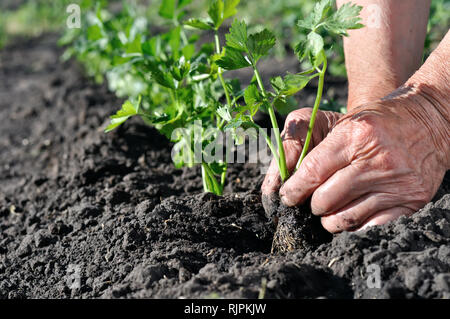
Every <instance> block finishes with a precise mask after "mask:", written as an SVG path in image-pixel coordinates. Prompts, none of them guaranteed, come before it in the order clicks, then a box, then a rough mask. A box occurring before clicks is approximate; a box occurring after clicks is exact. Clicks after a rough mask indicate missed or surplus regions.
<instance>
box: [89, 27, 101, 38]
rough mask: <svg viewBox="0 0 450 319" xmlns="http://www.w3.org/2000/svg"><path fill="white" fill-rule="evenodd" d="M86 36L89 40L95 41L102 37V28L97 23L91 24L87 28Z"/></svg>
mask: <svg viewBox="0 0 450 319" xmlns="http://www.w3.org/2000/svg"><path fill="white" fill-rule="evenodd" d="M87 38H88V40H89V41H97V40H100V39H101V38H103V34H102V28H101V27H100V26H99V25H91V26H90V27H89V28H88V29H87Z"/></svg>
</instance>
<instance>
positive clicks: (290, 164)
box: [262, 108, 343, 218]
mask: <svg viewBox="0 0 450 319" xmlns="http://www.w3.org/2000/svg"><path fill="white" fill-rule="evenodd" d="M311 113H312V108H302V109H299V110H296V111H293V112H291V113H290V114H289V115H288V116H287V118H286V121H285V125H284V130H283V132H282V133H281V137H282V139H283V147H284V150H285V155H286V166H287V168H288V170H289V172H290V173H292V171H293V170H294V168H295V166H296V164H297V161H298V159H299V157H300V154H301V152H302V149H303V144H304V142H305V139H306V134H307V132H308V125H309V121H310V119H311ZM342 116H343V114H340V113H336V112H329V111H320V110H319V111H318V112H317V117H316V123H315V125H314V131H313V134H312V139H311V143H310V146H309V150H311V149H312V148H314V147H315V146H317V145H319V143H320V142H321V141H322V140H323V139H324V138H325V137H326V136H327V135H328V134H329V133H330V132H331V129H332V128H333V127H334V125H335V124H336V123H337V121H338V120H339V119H340V118H341V117H342ZM281 184H282V182H281V177H280V173H279V171H278V166H277V164H276V161H275V160H272V162H271V163H270V166H269V169H268V170H267V174H266V177H265V179H264V182H263V185H262V194H263V195H262V202H263V205H264V209H265V211H266V214H267V216H268V217H270V218H274V217H276V211H277V208H278V205H279V196H278V192H279V190H280V187H281Z"/></svg>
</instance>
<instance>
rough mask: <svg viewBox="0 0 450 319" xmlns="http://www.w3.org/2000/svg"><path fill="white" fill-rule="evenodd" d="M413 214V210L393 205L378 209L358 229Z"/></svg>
mask: <svg viewBox="0 0 450 319" xmlns="http://www.w3.org/2000/svg"><path fill="white" fill-rule="evenodd" d="M412 214H414V210H412V209H410V208H407V207H395V208H391V209H387V210H384V211H380V212H378V213H376V214H375V215H373V216H372V217H370V218H369V219H368V220H367V221H366V223H365V224H364V225H363V226H362V227H361V228H359V229H358V230H365V229H367V228H369V227H373V226H377V225H384V224H386V223H388V222H390V221H393V220H396V219H398V218H400V217H401V216H411V215H412Z"/></svg>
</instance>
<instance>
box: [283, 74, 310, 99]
mask: <svg viewBox="0 0 450 319" xmlns="http://www.w3.org/2000/svg"><path fill="white" fill-rule="evenodd" d="M311 78H312V77H311V76H308V75H302V74H288V75H286V76H285V77H284V80H283V82H284V88H283V89H282V90H281V94H283V95H288V96H289V95H294V94H295V93H297V92H298V91H300V90H302V89H303V88H304V87H305V86H306V85H307V84H308V83H309V81H310V80H311Z"/></svg>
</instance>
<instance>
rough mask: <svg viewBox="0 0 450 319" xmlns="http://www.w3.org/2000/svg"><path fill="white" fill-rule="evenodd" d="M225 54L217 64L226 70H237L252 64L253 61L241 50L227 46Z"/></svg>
mask: <svg viewBox="0 0 450 319" xmlns="http://www.w3.org/2000/svg"><path fill="white" fill-rule="evenodd" d="M224 49H225V54H224V55H223V56H222V57H221V58H220V59H219V60H217V61H216V63H217V65H218V66H220V67H221V68H223V69H225V70H237V69H242V68H246V67H249V66H251V63H250V62H249V61H247V59H246V58H245V57H244V56H243V55H242V53H241V52H240V51H239V50H236V49H234V48H231V47H225V48H224Z"/></svg>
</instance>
